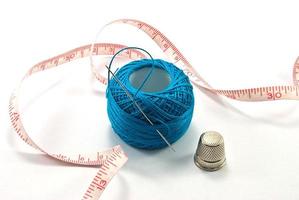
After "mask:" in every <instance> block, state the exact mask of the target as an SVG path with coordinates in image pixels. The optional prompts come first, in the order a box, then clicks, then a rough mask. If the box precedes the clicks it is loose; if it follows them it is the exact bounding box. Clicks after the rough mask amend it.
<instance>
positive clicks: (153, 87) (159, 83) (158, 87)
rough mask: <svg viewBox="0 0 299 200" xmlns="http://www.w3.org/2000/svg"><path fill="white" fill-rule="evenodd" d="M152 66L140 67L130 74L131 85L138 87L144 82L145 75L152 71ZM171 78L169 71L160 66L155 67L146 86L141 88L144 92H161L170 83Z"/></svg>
mask: <svg viewBox="0 0 299 200" xmlns="http://www.w3.org/2000/svg"><path fill="white" fill-rule="evenodd" d="M150 70H151V67H143V68H140V69H138V70H136V71H134V72H133V73H131V74H130V77H129V80H130V83H131V85H132V86H133V87H134V88H136V89H138V88H139V87H140V86H141V84H142V83H143V81H144V79H145V77H146V76H147V74H148V73H149V72H150ZM170 81H171V78H170V76H169V74H168V72H167V71H166V70H164V69H161V68H159V67H155V69H154V70H153V72H152V74H151V76H150V78H149V79H148V80H147V81H146V83H145V84H144V86H143V87H142V88H141V91H143V92H159V91H162V90H164V89H165V88H167V86H168V85H169V84H170Z"/></svg>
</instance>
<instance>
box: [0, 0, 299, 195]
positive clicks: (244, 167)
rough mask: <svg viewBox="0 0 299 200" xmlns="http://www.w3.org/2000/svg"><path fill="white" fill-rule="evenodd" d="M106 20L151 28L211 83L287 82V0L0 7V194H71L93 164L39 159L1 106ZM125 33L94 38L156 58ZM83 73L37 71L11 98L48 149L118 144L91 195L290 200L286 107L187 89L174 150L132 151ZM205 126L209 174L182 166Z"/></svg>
mask: <svg viewBox="0 0 299 200" xmlns="http://www.w3.org/2000/svg"><path fill="white" fill-rule="evenodd" d="M118 18H136V19H140V20H143V21H145V22H148V23H149V24H151V25H153V26H155V27H157V28H158V29H160V30H161V31H162V32H163V33H165V34H166V35H167V36H168V37H169V38H170V39H171V40H172V41H173V42H174V44H176V45H177V47H178V48H179V49H180V50H181V51H182V52H183V53H184V55H185V56H186V58H187V59H188V60H189V61H190V63H191V64H192V65H193V66H194V67H195V68H196V69H197V71H198V72H199V73H200V74H201V75H202V76H203V77H205V78H206V80H207V81H208V82H209V83H210V84H211V85H212V86H214V87H215V88H227V89H229V88H246V87H255V86H265V85H273V84H274V85H275V84H292V80H291V75H292V74H291V71H292V65H293V63H294V62H295V59H296V58H297V56H299V3H298V1H291V0H283V1H274V0H271V1H261V0H251V1H240V0H235V1H234V0H227V1H214V0H210V1H174V0H173V1H140V0H139V1H137V0H136V1H132V0H126V1H118V2H117V1H114V0H107V1H81V2H80V1H62V0H59V1H58V0H51V1H32V0H27V1H21V0H20V1H16V0H9V1H1V3H0V25H1V30H0V53H1V57H0V62H1V63H0V81H1V84H0V92H1V93H0V135H1V138H0V195H1V197H0V198H1V199H9V200H17V199H30V200H35V199H36V200H37V199H43V200H53V199H64V200H67V199H69V200H73V199H80V198H81V196H82V194H83V192H84V191H85V189H86V187H87V186H88V184H89V182H90V180H91V178H92V177H93V175H94V174H95V172H96V169H95V168H88V167H74V166H71V165H67V164H64V163H60V162H58V161H55V160H51V159H49V158H48V157H46V156H44V155H42V154H40V153H38V152H35V151H34V150H32V149H30V148H29V147H27V146H26V145H25V144H23V143H22V141H21V140H20V139H19V138H18V137H17V135H16V134H15V133H14V132H13V131H12V129H11V127H10V123H9V117H8V108H7V107H8V99H9V96H10V93H11V91H12V90H13V88H14V87H16V86H17V84H18V82H19V80H20V79H21V78H22V76H23V75H24V74H25V72H26V70H28V69H29V68H30V67H31V66H32V65H33V64H35V63H37V62H39V61H42V60H44V59H47V58H49V57H51V56H55V55H57V54H60V53H63V52H65V51H67V50H69V49H72V48H75V47H78V46H81V45H85V44H88V43H90V42H91V41H92V40H93V39H94V37H95V35H96V33H97V31H98V30H99V28H100V27H101V26H102V25H104V24H106V23H107V22H110V21H111V20H114V19H118ZM125 29H126V30H129V31H131V33H132V35H131V34H128V33H126V34H125V32H122V31H118V32H116V31H111V30H110V32H109V30H107V32H106V33H107V35H109V34H111V35H112V34H114V39H115V40H117V38H128V39H123V41H125V42H127V43H129V44H128V45H138V46H141V47H146V48H147V49H148V50H149V51H151V52H155V53H154V55H155V57H163V54H162V52H160V51H159V50H158V48H157V47H155V45H154V44H153V43H151V41H150V40H149V39H148V38H147V37H146V36H145V35H144V34H143V33H141V32H138V31H136V30H135V29H132V28H129V27H125ZM124 34H125V35H124ZM136 34H137V35H138V36H136V37H135V36H134V37H133V35H136ZM132 37H133V38H132ZM131 41H132V42H131ZM134 41H135V42H136V43H134ZM143 42H144V43H143ZM143 44H144V45H143ZM89 70H90V68H89V61H88V59H83V60H80V61H76V62H73V63H71V64H68V65H65V67H62V68H61V70H56V71H55V70H54V71H52V72H49V74H48V75H47V76H48V77H47V78H49V80H50V81H49V82H46V81H45V80H48V79H44V78H43V77H40V80H34V79H33V80H32V81H33V84H35V86H32V85H31V87H30V88H31V89H29V92H28V93H26V94H24V95H23V96H22V97H23V98H24V102H23V106H22V107H23V110H24V115H23V117H24V120H25V126H26V128H27V129H28V131H29V133H31V134H32V136H33V138H34V139H35V140H36V141H37V142H38V143H39V144H41V145H42V146H43V147H45V148H47V149H49V150H51V151H56V152H60V151H92V150H98V149H105V148H108V147H110V146H113V145H116V144H121V145H122V146H123V148H124V149H125V151H126V152H127V153H128V155H129V161H128V163H127V164H126V166H125V167H124V168H123V169H121V171H120V173H118V174H117V176H116V177H115V178H114V179H113V180H112V182H111V184H110V185H109V187H108V188H107V190H106V191H105V193H104V195H103V196H102V199H109V200H112V199H115V200H116V199H122V200H127V199H130V200H137V199H143V200H152V199H157V200H158V199H159V200H160V199H161V200H162V199H163V200H166V199H175V200H178V199H192V200H195V199H196V200H197V199H205V200H214V199H230V200H232V199H243V200H249V199H250V200H253V199H272V200H280V199H288V200H295V199H299V173H298V169H299V150H298V148H299V145H298V141H299V123H298V117H299V109H298V108H299V106H298V102H297V101H277V102H260V103H252V102H236V101H232V100H229V99H226V98H223V97H215V96H213V95H211V94H206V93H203V92H201V91H199V90H198V89H195V91H194V92H195V98H196V105H195V112H194V117H193V121H192V124H191V126H190V129H189V130H188V132H187V134H186V135H185V136H184V137H183V138H182V139H180V140H179V141H178V142H177V143H175V144H174V147H175V149H176V151H177V152H176V153H173V152H171V151H170V150H169V149H164V150H160V151H141V150H137V149H134V148H131V147H129V146H127V145H126V144H124V143H123V142H122V141H121V140H120V139H119V138H118V137H117V136H116V135H115V134H113V132H112V130H111V128H110V124H109V121H108V119H107V115H106V99H105V95H104V93H103V91H104V90H103V88H101V87H100V86H98V85H97V84H96V85H93V86H91V84H90V83H91V82H90V79H91V77H90V71H89ZM47 89H48V90H47ZM38 90H40V91H45V90H46V91H45V92H44V93H38V92H36V91H38ZM30 91H34V92H35V93H34V94H32V95H30ZM26 98H27V100H26ZM30 99H31V100H32V101H30ZM28 102H29V103H28ZM219 102H221V103H219ZM206 130H217V131H219V132H220V133H222V135H223V136H224V139H225V145H226V156H227V165H226V166H225V167H224V168H223V169H221V170H220V171H217V172H213V173H207V172H205V171H202V170H199V169H198V168H196V167H195V165H194V164H193V154H194V152H195V149H196V145H197V141H198V138H199V136H200V134H201V133H202V132H204V131H206Z"/></svg>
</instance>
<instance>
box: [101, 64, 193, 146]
mask: <svg viewBox="0 0 299 200" xmlns="http://www.w3.org/2000/svg"><path fill="white" fill-rule="evenodd" d="M111 63H112V60H111ZM111 63H110V65H109V67H110V66H111ZM153 65H154V67H156V68H161V69H164V70H165V71H166V72H167V73H168V74H169V76H170V79H171V81H170V84H169V85H168V86H167V87H166V88H165V89H163V90H162V91H159V92H144V91H142V89H141V87H142V86H143V85H144V82H143V83H142V86H141V87H139V88H134V87H133V86H132V85H131V83H130V81H129V77H130V75H131V74H132V73H133V72H135V71H136V70H138V69H141V68H144V67H153ZM151 72H152V70H151ZM151 72H150V73H149V76H147V77H146V80H145V81H147V80H149V79H150V77H151V76H152V73H151ZM115 76H116V77H117V78H118V79H119V80H120V81H121V82H122V84H123V85H124V86H125V87H126V88H127V90H128V91H129V92H130V94H132V96H134V95H135V96H134V99H135V101H136V102H137V103H138V104H139V105H140V107H141V108H142V110H143V111H144V112H145V113H146V115H147V116H148V118H150V120H151V121H152V122H153V123H154V126H152V125H150V124H149V123H148V121H147V120H146V119H145V118H144V116H143V115H142V114H141V112H140V111H139V110H138V109H137V108H136V106H135V105H134V103H133V102H132V100H130V99H129V97H128V95H127V94H126V93H125V91H124V90H123V89H122V88H121V87H120V85H119V84H118V83H117V82H116V81H115V79H113V78H112V79H111V80H109V84H108V87H107V91H106V97H107V112H108V117H109V120H110V122H111V125H112V128H113V130H114V132H115V133H116V134H117V135H118V136H119V137H120V138H121V139H122V140H124V141H125V142H126V143H127V144H129V145H131V146H133V147H137V148H142V149H159V148H163V147H166V146H167V144H166V143H165V141H163V139H162V138H161V137H160V136H159V135H158V134H157V132H156V129H158V130H159V131H160V132H161V133H162V134H163V135H164V136H165V138H166V139H167V141H168V142H170V143H171V144H172V143H174V142H176V141H177V140H178V139H179V138H181V137H182V136H183V135H184V133H185V132H186V131H187V129H188V127H189V125H190V122H191V120H192V115H193V108H194V95H193V87H192V85H191V83H190V81H189V78H188V77H187V76H186V75H185V74H184V73H183V71H182V70H180V69H179V68H177V67H176V66H175V65H174V64H172V63H169V62H166V61H164V60H160V59H154V60H152V59H142V60H138V61H133V62H130V63H128V64H126V65H125V66H123V67H121V68H120V69H119V70H118V71H117V73H116V74H115Z"/></svg>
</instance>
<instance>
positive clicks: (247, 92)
mask: <svg viewBox="0 0 299 200" xmlns="http://www.w3.org/2000/svg"><path fill="white" fill-rule="evenodd" d="M117 23H122V24H128V25H131V26H134V27H136V28H138V29H140V30H142V31H143V32H145V33H146V34H147V35H148V36H149V37H150V38H151V39H152V40H153V41H154V42H155V43H156V44H157V45H158V46H159V47H160V48H161V50H162V51H163V52H164V53H165V54H166V55H167V56H168V58H169V60H170V61H171V62H173V63H174V64H176V65H177V66H178V67H179V68H181V69H182V70H183V71H184V73H185V74H186V75H187V76H188V77H189V79H190V81H191V82H192V83H193V84H194V85H195V86H197V87H198V88H199V89H205V90H208V91H211V92H213V93H215V94H219V95H224V96H226V97H228V98H231V99H235V100H239V101H271V100H280V99H290V100H297V99H299V94H298V92H299V91H298V90H299V87H298V83H299V58H298V59H297V61H296V62H295V64H294V68H293V82H294V85H292V86H269V87H259V88H251V89H240V90H217V89H213V88H212V87H210V86H209V84H208V83H207V82H206V81H205V80H204V79H203V78H202V77H201V76H200V75H199V74H198V73H197V72H196V71H195V69H194V68H193V67H192V66H191V64H190V63H189V62H188V61H187V60H186V58H185V57H184V56H183V55H182V53H181V52H180V51H179V50H178V49H177V48H176V47H175V46H174V44H173V43H172V42H171V41H170V40H169V39H168V38H167V37H166V36H165V35H163V34H162V33H161V32H160V31H159V30H158V29H156V28H154V27H152V26H150V25H149V24H146V23H144V22H141V21H138V20H132V19H120V20H116V21H113V22H111V23H109V24H107V25H106V26H109V25H111V24H117ZM106 26H104V27H106ZM104 27H103V28H104ZM125 47H126V46H124V45H120V44H111V43H95V44H91V45H86V46H82V47H79V48H76V49H73V50H70V51H68V52H66V53H64V54H61V55H58V56H55V57H53V58H50V59H48V60H45V61H42V62H40V63H38V64H36V65H34V66H33V67H32V68H31V69H30V70H29V71H28V72H27V73H26V75H25V76H24V78H23V79H22V82H23V81H24V80H25V79H27V78H29V77H30V76H31V75H32V74H34V73H37V72H41V71H44V70H47V69H50V68H54V67H57V66H59V65H61V64H64V63H67V62H70V61H73V60H75V59H78V58H84V57H87V56H92V55H110V56H112V55H114V54H115V53H116V52H118V51H119V50H121V49H123V48H125ZM122 56H124V57H125V58H128V59H140V58H145V56H144V55H143V54H142V53H141V52H139V51H137V50H134V49H128V50H126V51H124V52H123V53H122ZM91 61H92V59H91ZM101 67H104V68H105V66H101ZM92 73H93V74H94V76H95V77H96V78H97V79H98V80H99V81H100V82H101V83H103V84H105V85H106V84H107V81H108V80H107V78H106V77H104V76H102V75H101V74H99V73H98V72H97V70H96V67H95V66H94V65H93V64H92ZM22 82H21V83H22ZM19 90H20V87H19V88H17V89H16V90H15V91H14V92H13V94H12V95H11V98H10V102H9V115H10V120H11V123H12V126H13V128H14V129H15V131H16V133H17V134H18V135H19V136H20V137H21V139H22V140H23V141H24V142H26V143H27V144H28V145H30V146H31V147H33V148H35V149H37V150H39V151H41V152H43V153H45V154H46V155H48V156H49V157H51V158H53V159H57V160H60V161H63V162H67V163H72V164H75V165H87V166H92V165H93V166H95V165H98V166H99V170H98V172H97V174H96V175H95V177H94V178H93V180H92V182H91V184H90V185H89V187H88V189H87V190H86V192H85V194H84V195H83V197H82V199H92V200H96V199H99V197H100V196H101V194H102V192H103V191H104V189H105V188H106V186H107V185H108V183H109V181H110V180H111V179H112V177H113V176H114V175H115V174H116V173H117V171H118V170H119V169H120V168H121V167H122V166H123V165H124V164H125V163H126V161H127V159H128V158H127V156H126V154H125V153H124V152H123V150H122V149H121V147H120V146H115V147H113V148H111V149H108V150H106V151H102V152H94V153H90V154H83V153H82V154H76V155H74V154H53V153H50V152H48V151H46V150H45V149H43V148H42V147H40V146H39V145H38V144H36V143H35V142H34V141H33V140H32V139H31V138H30V136H29V134H28V133H27V132H26V130H25V128H24V126H23V123H22V121H21V113H20V111H19V108H18V94H19Z"/></svg>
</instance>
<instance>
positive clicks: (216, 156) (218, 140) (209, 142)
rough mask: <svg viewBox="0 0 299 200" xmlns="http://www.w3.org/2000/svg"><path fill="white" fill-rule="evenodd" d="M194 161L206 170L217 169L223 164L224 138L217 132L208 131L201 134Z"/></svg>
mask: <svg viewBox="0 0 299 200" xmlns="http://www.w3.org/2000/svg"><path fill="white" fill-rule="evenodd" d="M194 162H195V164H196V165H197V166H198V167H200V168H202V169H204V170H207V171H215V170H218V169H220V168H221V167H222V166H223V165H224V164H225V150H224V140H223V137H222V136H221V135H220V134H219V133H218V132H215V131H209V132H205V133H203V134H202V135H201V137H200V139H199V142H198V146H197V150H196V153H195V155H194Z"/></svg>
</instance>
